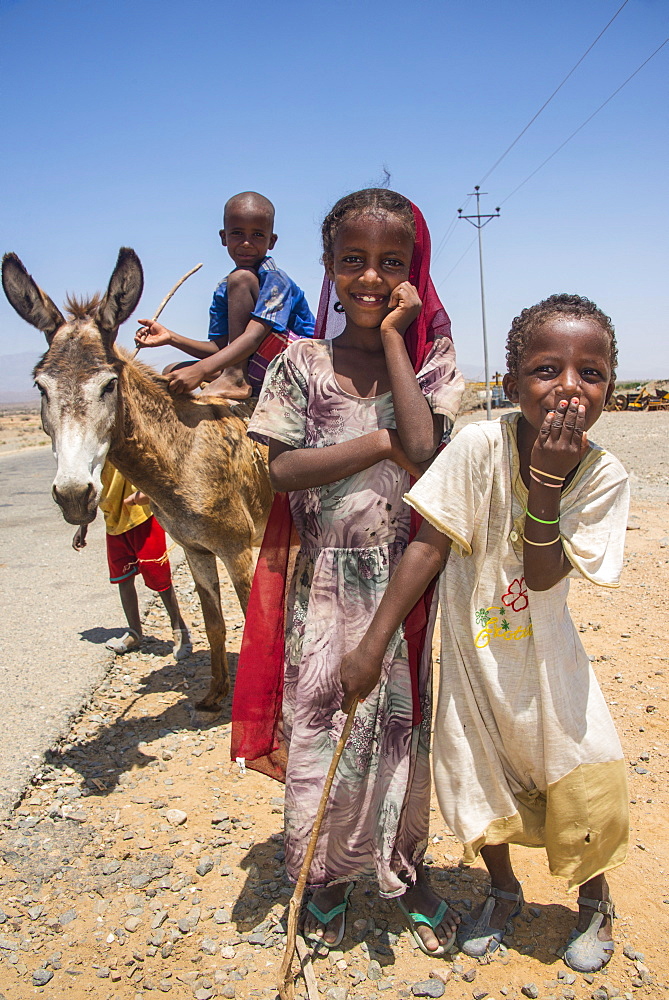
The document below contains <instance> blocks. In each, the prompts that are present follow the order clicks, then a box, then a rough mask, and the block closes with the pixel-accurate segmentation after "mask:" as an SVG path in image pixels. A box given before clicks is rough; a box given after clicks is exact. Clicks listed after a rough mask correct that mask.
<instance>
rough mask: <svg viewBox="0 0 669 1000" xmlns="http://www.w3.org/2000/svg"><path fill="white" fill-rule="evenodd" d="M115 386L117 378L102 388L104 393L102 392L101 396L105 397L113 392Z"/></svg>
mask: <svg viewBox="0 0 669 1000" xmlns="http://www.w3.org/2000/svg"><path fill="white" fill-rule="evenodd" d="M115 385H116V379H115V378H112V379H110V380H109V382H107V384H106V385H103V386H102V391H101V393H100V395H101V396H104V395H106V394H107V393H108V392H113V391H114V386H115Z"/></svg>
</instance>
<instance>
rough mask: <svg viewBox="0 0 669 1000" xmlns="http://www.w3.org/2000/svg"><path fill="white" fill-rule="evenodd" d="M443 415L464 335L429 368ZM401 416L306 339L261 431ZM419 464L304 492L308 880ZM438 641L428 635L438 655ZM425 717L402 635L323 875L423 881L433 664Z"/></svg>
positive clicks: (299, 646)
mask: <svg viewBox="0 0 669 1000" xmlns="http://www.w3.org/2000/svg"><path fill="white" fill-rule="evenodd" d="M418 380H419V384H420V386H421V389H422V391H423V393H424V394H425V397H426V398H427V400H428V401H429V403H430V406H431V407H432V409H433V411H434V412H435V413H440V414H443V415H444V417H445V425H446V426H447V427H450V425H451V423H452V420H453V419H454V417H455V414H456V412H457V408H458V404H459V401H460V396H461V393H462V387H463V382H462V376H461V375H460V373H459V372H458V371H457V369H456V367H455V355H454V350H453V345H452V342H451V341H450V340H449V339H448V338H446V337H441V338H438V339H437V340H436V341H435V344H434V347H433V349H432V351H431V352H430V354H429V355H428V357H427V359H426V363H425V365H424V367H423V369H422V370H421V372H420V373H419V375H418ZM394 426H395V419H394V411H393V402H392V396H391V394H390V393H389V392H387V393H384V394H383V395H381V396H375V397H372V398H370V399H361V398H359V397H357V396H353V395H350V394H349V393H346V392H344V391H343V390H342V389H341V388H340V387H339V385H338V384H337V381H336V378H335V374H334V371H333V368H332V342H331V341H307V340H301V341H298V342H296V343H294V344H291V345H290V347H288V349H287V350H286V351H285V352H284V353H283V354H282V355H281V356H280V357H279V358H277V359H276V360H275V361H274V362H272V364H271V365H270V368H269V370H268V375H267V379H266V381H265V386H264V389H263V393H262V395H261V397H260V401H259V403H258V406H257V408H256V411H255V413H254V415H253V418H252V420H251V423H250V425H249V433H250V434H251V436H253V437H256V438H259V439H261V440H265V439H267V438H273V439H274V440H277V441H282V442H283V443H285V444H288V445H291V446H292V447H294V448H322V447H326V446H327V445H331V444H337V443H340V442H342V441H347V440H351V439H354V438H356V437H360V436H361V435H363V434H367V433H370V432H372V431H376V430H378V429H379V428H384V427H387V428H392V427H394ZM408 486H409V477H408V474H407V473H406V472H405V471H404V470H403V469H401V468H399V466H397V465H396V464H395V463H394V462H391V461H383V462H379V463H377V464H376V465H374V466H372V468H370V469H366V470H364V471H363V472H359V473H356V474H354V475H352V476H350V477H348V478H347V479H343V480H341V481H339V482H336V483H330V484H328V485H326V486H320V487H315V488H312V489H306V490H298V491H295V492H294V493H291V495H290V505H291V512H292V516H293V521H294V524H295V527H296V529H297V532H298V534H299V537H300V542H301V547H300V551H299V555H298V557H297V562H296V566H295V571H294V575H293V579H292V584H291V589H290V596H289V610H288V615H287V626H286V644H285V676H284V695H283V728H284V732H283V736H284V738H285V739H286V741H287V743H288V746H289V750H288V765H287V771H286V797H285V825H286V835H285V845H286V867H287V870H288V872H289V874H290V875H291V876H292V877H293V878H296V877H297V874H298V871H299V867H300V864H301V862H302V859H303V857H304V853H305V850H306V844H307V841H308V838H309V835H310V833H311V830H312V827H313V824H314V820H315V816H316V810H317V807H318V802H319V800H320V796H321V792H322V789H323V783H324V781H325V776H326V774H327V771H328V767H329V765H330V761H331V759H332V753H333V750H334V747H335V745H336V743H337V740H338V738H339V735H340V733H341V729H342V726H343V723H344V719H345V716H344V714H343V713H342V712H341V711H340V708H339V706H340V703H341V698H342V690H341V684H340V678H339V666H340V663H341V659H342V657H343V655H344V653H346V652H348V651H349V650H350V649H352V648H353V647H354V646H355V645H356V644H357V643H358V642H359V641H360V639H361V638H362V636H363V634H364V632H365V630H366V629H367V626H368V624H369V622H370V620H371V618H372V616H373V614H374V611H375V610H376V608H377V606H378V604H379V601H380V599H381V597H382V595H383V592H384V590H385V588H386V585H387V583H388V579H389V577H390V575H391V573H392V572H393V570H394V569H395V567H396V566H397V563H398V561H399V559H400V557H401V555H402V553H403V551H404V549H405V547H406V545H407V541H408V537H409V523H410V511H409V508H408V507H407V506H406V504H405V503H404V502H403V500H402V497H403V495H404V493H405V492H406V490H407V489H408ZM429 647H430V643H429V642H428V643H427V644H426V649H427V650H428V654H429ZM419 691H420V699H421V706H422V710H423V718H424V719H425V720H426V721H425V723H424V724H423V725H422V726H414V725H413V722H412V716H413V701H412V693H411V679H410V676H409V665H408V657H407V649H406V643H405V641H404V639H403V637H402V634H401V632H398V633H397V634H396V635H395V637H394V638H393V640H392V641H391V643H390V645H389V648H388V652H387V654H386V658H385V660H384V665H383V672H382V677H381V681H380V683H379V685H378V686H377V688H376V689H375V690H374V692H373V693H372V694H371V695H370V696H369V697H368V698H367V699H366V700H365V702H364V704H362V705H360V706H359V708H358V711H357V715H356V721H355V724H354V729H353V733H352V737H351V739H350V741H349V744H348V747H347V749H346V751H345V753H344V755H343V756H342V759H341V762H340V765H339V768H338V771H337V775H336V776H335V781H334V784H333V787H332V792H331V794H330V800H329V806H328V811H327V813H326V816H325V820H324V824H323V827H322V829H321V836H320V840H319V844H318V848H317V851H316V855H315V857H314V861H313V864H312V868H311V873H312V877H311V883H312V884H313V885H323V884H327V883H329V882H332V881H335V880H337V879H352V878H356V877H358V876H360V875H370V874H376V876H377V879H378V882H379V887H380V890H381V892H382V894H384V895H388V896H394V895H400V894H401V893H403V892H404V891H405V888H406V886H405V884H404V883H403V882H402V881H401V880H400V878H399V873H400V872H403V873H407V874H408V876H409V877H413V875H414V873H415V865H416V863H417V862H418V861H420V859H421V858H422V855H423V853H424V851H425V846H426V843H427V834H428V817H429V800H430V771H429V761H428V750H429V736H430V725H429V720H430V718H431V705H430V699H431V663H430V658H429V655H428V656H426V657H424V663H423V664H422V666H421V671H420V677H419Z"/></svg>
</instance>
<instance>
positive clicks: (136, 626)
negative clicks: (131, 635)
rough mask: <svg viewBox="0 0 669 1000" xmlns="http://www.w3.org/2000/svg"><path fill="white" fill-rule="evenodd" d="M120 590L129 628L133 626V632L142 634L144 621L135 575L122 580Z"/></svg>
mask: <svg viewBox="0 0 669 1000" xmlns="http://www.w3.org/2000/svg"><path fill="white" fill-rule="evenodd" d="M118 592H119V597H120V598H121V606H122V608H123V612H124V614H125V618H126V621H127V623H128V628H131V629H132V630H133V632H136V633H137V635H140V636H141V634H142V622H141V619H140V617H139V602H138V600H137V591H136V590H135V577H134V576H129V577H127V578H126V579H125V580H121V581H120V582H119V585H118Z"/></svg>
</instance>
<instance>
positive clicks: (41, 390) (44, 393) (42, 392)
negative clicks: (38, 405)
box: [35, 382, 49, 399]
mask: <svg viewBox="0 0 669 1000" xmlns="http://www.w3.org/2000/svg"><path fill="white" fill-rule="evenodd" d="M35 388H36V389H37V390H38V391H39V394H40V396H41V397H42V399H48V398H49V397H48V395H47V391H46V389H45V388H44V386H42V385H40V384H39V382H35Z"/></svg>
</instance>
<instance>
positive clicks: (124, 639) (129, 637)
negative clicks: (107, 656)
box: [105, 628, 142, 656]
mask: <svg viewBox="0 0 669 1000" xmlns="http://www.w3.org/2000/svg"><path fill="white" fill-rule="evenodd" d="M141 645H142V635H141V632H135V630H134V628H129V629H128V631H127V632H126V633H125V634H124V635H122V636H121V638H120V639H110V640H109V642H106V643H105V646H106V647H107V649H111V651H112V652H113V653H116V655H117V656H122V655H123V653H129V652H131V650H133V649H139V648H140V646H141Z"/></svg>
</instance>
